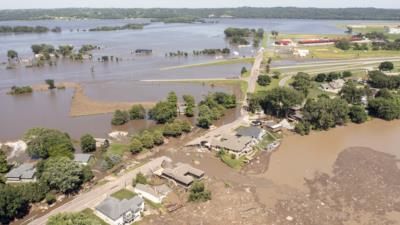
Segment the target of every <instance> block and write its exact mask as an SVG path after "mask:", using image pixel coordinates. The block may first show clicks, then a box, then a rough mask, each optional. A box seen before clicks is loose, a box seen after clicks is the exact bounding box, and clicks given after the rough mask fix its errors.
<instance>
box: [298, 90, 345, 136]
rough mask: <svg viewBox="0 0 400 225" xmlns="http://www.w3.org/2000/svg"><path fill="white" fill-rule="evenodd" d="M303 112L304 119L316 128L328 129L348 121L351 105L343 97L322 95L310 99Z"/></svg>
mask: <svg viewBox="0 0 400 225" xmlns="http://www.w3.org/2000/svg"><path fill="white" fill-rule="evenodd" d="M303 114H304V120H305V121H307V122H309V123H310V124H311V125H312V126H313V127H314V128H315V129H323V130H327V129H329V128H332V127H335V126H336V125H343V124H345V123H346V122H347V120H348V114H349V106H348V103H347V102H346V101H345V100H343V99H337V98H335V99H330V98H326V97H322V98H319V99H318V100H310V101H308V102H307V103H306V105H305V106H304V109H303Z"/></svg>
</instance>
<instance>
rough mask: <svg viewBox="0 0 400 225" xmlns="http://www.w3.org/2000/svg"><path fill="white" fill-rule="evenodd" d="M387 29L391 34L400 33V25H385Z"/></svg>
mask: <svg viewBox="0 0 400 225" xmlns="http://www.w3.org/2000/svg"><path fill="white" fill-rule="evenodd" d="M385 31H386V32H388V33H389V34H400V26H397V27H388V26H386V27H385Z"/></svg>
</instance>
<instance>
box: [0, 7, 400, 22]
mask: <svg viewBox="0 0 400 225" xmlns="http://www.w3.org/2000/svg"><path fill="white" fill-rule="evenodd" d="M209 15H214V16H215V17H221V16H223V15H230V16H232V17H237V18H282V19H337V20H399V19H400V16H399V15H400V10H399V9H379V8H297V7H270V8H266V7H241V8H214V9H213V8H209V9H182V8H163V9H143V8H142V9H140V8H119V9H114V8H103V9H95V8H74V9H72V8H65V9H27V10H1V11H0V20H40V19H55V18H57V17H65V18H75V19H84V18H88V19H125V18H155V19H164V20H165V21H168V20H167V19H168V18H174V17H175V18H207V17H208V16H209ZM170 20H171V19H170ZM179 20H180V22H182V21H183V20H181V19H179Z"/></svg>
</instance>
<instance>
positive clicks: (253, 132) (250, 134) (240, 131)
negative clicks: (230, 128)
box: [236, 126, 263, 137]
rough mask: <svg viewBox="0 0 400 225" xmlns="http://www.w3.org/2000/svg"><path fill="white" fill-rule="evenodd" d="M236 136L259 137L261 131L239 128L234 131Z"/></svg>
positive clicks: (254, 128) (258, 129)
mask: <svg viewBox="0 0 400 225" xmlns="http://www.w3.org/2000/svg"><path fill="white" fill-rule="evenodd" d="M236 133H237V135H239V136H246V137H259V136H260V135H261V134H262V133H263V129H261V128H259V127H255V126H252V127H240V128H239V129H237V131H236Z"/></svg>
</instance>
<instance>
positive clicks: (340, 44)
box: [335, 39, 351, 51]
mask: <svg viewBox="0 0 400 225" xmlns="http://www.w3.org/2000/svg"><path fill="white" fill-rule="evenodd" d="M335 46H336V48H339V49H342V50H345V51H346V50H349V49H350V48H351V43H350V41H349V40H347V39H341V40H339V41H337V42H336V43H335Z"/></svg>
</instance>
